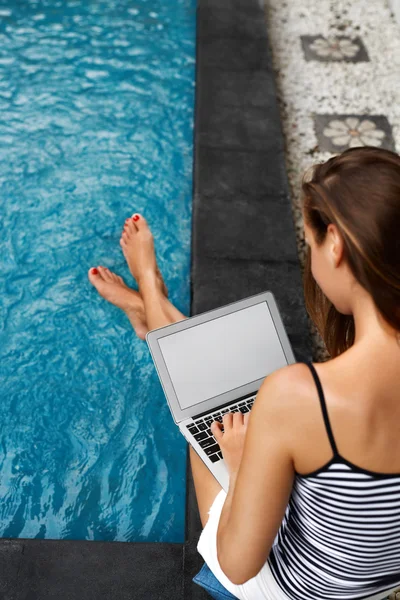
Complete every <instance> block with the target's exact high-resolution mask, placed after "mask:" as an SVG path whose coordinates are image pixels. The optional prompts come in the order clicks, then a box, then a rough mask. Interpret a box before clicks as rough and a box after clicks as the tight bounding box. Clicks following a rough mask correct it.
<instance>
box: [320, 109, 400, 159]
mask: <svg viewBox="0 0 400 600" xmlns="http://www.w3.org/2000/svg"><path fill="white" fill-rule="evenodd" d="M314 125H315V133H316V135H317V138H318V144H319V147H320V149H321V150H322V151H327V152H342V151H343V150H346V149H347V148H356V147H357V146H374V147H376V148H386V149H388V150H394V149H395V147H394V141H393V135H392V128H391V126H390V123H389V121H388V120H387V118H386V117H385V116H382V115H315V116H314Z"/></svg>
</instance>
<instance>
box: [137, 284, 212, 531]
mask: <svg viewBox="0 0 400 600" xmlns="http://www.w3.org/2000/svg"><path fill="white" fill-rule="evenodd" d="M139 292H140V295H141V296H142V298H143V304H144V310H145V313H146V319H147V324H148V326H149V328H150V329H156V328H157V327H163V326H164V325H168V324H169V323H174V322H175V321H180V320H182V319H185V318H186V317H185V316H184V315H182V313H179V311H178V310H177V309H176V308H175V307H174V306H173V305H172V304H171V303H169V304H171V306H172V308H173V309H175V311H176V312H177V313H178V315H176V314H175V316H178V318H177V319H173V318H172V319H171V318H170V317H169V316H166V314H165V308H166V303H165V300H166V298H165V296H163V294H162V292H161V290H160V286H159V285H158V284H157V282H156V279H155V277H154V276H152V275H151V274H150V273H149V274H148V275H147V276H145V277H143V279H141V283H140V284H139ZM168 302H169V301H168ZM179 317H180V318H179ZM189 455H190V466H191V469H192V474H193V482H194V487H195V490H196V498H197V506H198V508H199V513H200V519H201V524H202V526H203V527H204V525H205V524H206V522H207V520H208V511H209V509H210V506H211V504H212V503H213V501H214V499H215V497H216V495H217V494H218V493H219V492H220V491H221V489H222V488H221V486H220V484H219V483H218V481H217V480H216V479H215V477H214V476H213V475H212V474H211V472H210V471H209V470H208V469H207V467H206V465H205V464H204V462H203V461H202V460H201V458H200V457H199V456H198V455H197V454H196V452H195V451H194V450H193V448H192V447H191V446H190V447H189Z"/></svg>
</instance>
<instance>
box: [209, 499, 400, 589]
mask: <svg viewBox="0 0 400 600" xmlns="http://www.w3.org/2000/svg"><path fill="white" fill-rule="evenodd" d="M225 498H226V492H225V491H224V490H221V491H220V492H219V494H217V497H216V498H215V500H214V502H213V504H212V506H211V508H210V510H209V511H208V513H209V515H210V516H209V518H208V521H207V523H206V525H205V527H204V529H203V531H202V533H201V535H200V539H199V542H198V544H197V550H198V551H199V553H200V554H201V556H202V557H203V558H204V561H205V562H206V563H207V565H208V567H209V569H210V571H211V572H212V573H213V574H214V575H215V577H216V578H217V579H218V581H219V582H220V583H221V584H222V585H223V586H224V587H225V588H226V589H227V590H228V591H229V592H231V594H233V595H234V596H236V597H237V598H239V600H289V597H288V596H287V595H286V594H285V593H284V591H283V590H282V588H281V587H280V586H279V585H278V584H277V582H276V581H275V578H274V576H273V574H272V571H271V568H270V566H269V563H268V561H267V562H266V563H265V564H264V566H263V567H262V568H261V571H260V572H259V573H257V575H256V576H255V577H253V578H252V579H249V581H246V583H243V584H242V585H236V584H234V583H232V582H231V581H230V580H229V579H228V578H227V576H226V575H225V573H224V572H223V571H222V569H221V567H220V566H219V562H218V558H217V530H218V523H219V519H220V516H221V512H222V508H223V506H224V502H225ZM399 589H400V588H396V591H397V590H399ZM392 591H395V590H394V589H393V588H392V590H389V591H386V592H379V593H378V594H374V595H373V596H369V597H368V598H366V599H365V600H384V599H385V598H387V597H388V596H389V594H390V593H391V592H392Z"/></svg>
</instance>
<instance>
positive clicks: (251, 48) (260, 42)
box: [197, 38, 272, 72]
mask: <svg viewBox="0 0 400 600" xmlns="http://www.w3.org/2000/svg"><path fill="white" fill-rule="evenodd" d="M271 65H272V60H271V53H270V49H269V45H268V41H267V40H266V39H263V38H257V39H251V38H249V39H246V40H245V42H244V41H243V40H242V39H240V38H203V39H202V40H199V46H198V53H197V68H198V70H199V71H200V72H201V71H202V69H204V68H205V67H213V68H216V69H223V70H226V71H229V70H231V71H260V70H265V69H266V70H268V69H271Z"/></svg>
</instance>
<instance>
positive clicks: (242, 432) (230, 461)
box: [211, 412, 250, 477]
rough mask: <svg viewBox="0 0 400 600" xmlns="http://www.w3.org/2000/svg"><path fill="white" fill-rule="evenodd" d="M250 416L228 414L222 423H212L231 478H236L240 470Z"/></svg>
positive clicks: (248, 414)
mask: <svg viewBox="0 0 400 600" xmlns="http://www.w3.org/2000/svg"><path fill="white" fill-rule="evenodd" d="M249 416H250V413H245V414H244V415H243V414H242V413H241V412H235V413H226V414H225V415H224V416H223V418H222V423H220V422H219V421H214V422H213V423H211V432H212V434H213V435H214V437H215V439H216V440H217V443H218V444H219V447H220V448H221V452H222V456H223V457H224V460H225V463H226V466H227V468H228V471H229V475H230V477H232V476H236V474H237V472H238V470H239V466H240V461H241V460H242V454H243V448H244V440H245V437H246V431H247V423H248V420H249ZM222 427H223V429H224V431H222Z"/></svg>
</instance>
